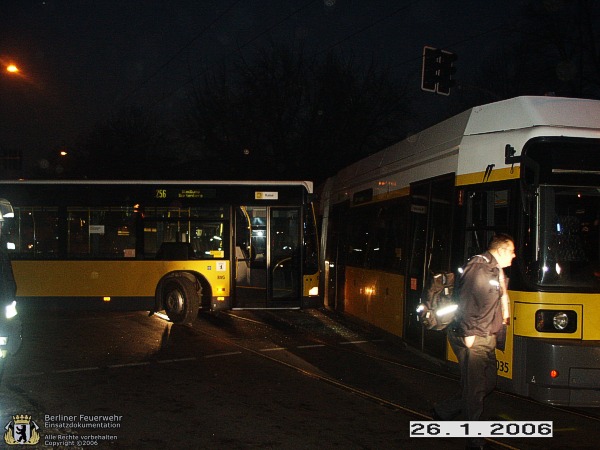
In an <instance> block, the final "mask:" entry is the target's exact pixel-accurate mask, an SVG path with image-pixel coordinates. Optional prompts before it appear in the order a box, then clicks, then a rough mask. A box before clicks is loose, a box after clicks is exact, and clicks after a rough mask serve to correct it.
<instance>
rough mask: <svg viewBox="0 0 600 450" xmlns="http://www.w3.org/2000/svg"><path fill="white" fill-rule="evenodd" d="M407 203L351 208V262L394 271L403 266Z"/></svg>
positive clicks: (354, 264)
mask: <svg viewBox="0 0 600 450" xmlns="http://www.w3.org/2000/svg"><path fill="white" fill-rule="evenodd" d="M403 206H406V205H405V203H403V202H394V203H386V204H379V205H369V206H364V207H360V208H357V209H356V210H353V211H351V214H350V216H349V220H348V227H349V233H348V236H349V246H348V254H347V256H348V264H349V265H352V266H355V267H364V268H367V269H379V270H386V271H392V272H400V271H401V270H403V264H404V257H405V255H403V252H402V249H403V243H404V240H405V237H406V222H407V221H406V220H403V219H404V218H403V216H402V214H403V212H405V211H406V210H407V208H406V207H403Z"/></svg>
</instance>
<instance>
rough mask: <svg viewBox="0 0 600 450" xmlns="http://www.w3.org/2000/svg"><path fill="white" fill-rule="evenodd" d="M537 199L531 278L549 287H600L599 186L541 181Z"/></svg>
mask: <svg viewBox="0 0 600 450" xmlns="http://www.w3.org/2000/svg"><path fill="white" fill-rule="evenodd" d="M536 203H537V207H536V209H537V216H538V218H539V220H538V221H537V231H538V232H537V233H534V234H537V245H536V246H535V247H536V248H537V252H536V253H537V254H536V257H535V258H534V259H535V261H532V263H534V264H532V265H531V266H530V267H535V269H536V270H530V271H529V274H530V278H536V279H535V280H532V281H535V282H536V283H537V284H540V285H542V286H546V287H549V288H561V287H569V288H570V289H575V290H582V291H594V292H598V291H600V257H599V255H600V240H599V239H598V238H599V233H600V231H599V229H598V222H599V220H600V189H599V188H597V187H576V186H551V185H542V186H540V187H539V191H538V196H537V202H536ZM531 231H533V230H531Z"/></svg>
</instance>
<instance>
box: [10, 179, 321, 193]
mask: <svg viewBox="0 0 600 450" xmlns="http://www.w3.org/2000/svg"><path fill="white" fill-rule="evenodd" d="M0 184H84V185H85V184H87V185H94V184H97V185H100V184H102V185H107V184H109V185H110V184H114V185H128V184H131V185H139V184H143V185H165V186H168V185H196V186H209V185H212V186H218V185H226V186H230V185H235V186H304V188H305V189H306V191H307V192H308V193H309V194H312V193H313V182H312V181H294V180H284V181H272V180H270V181H260V180H247V181H246V180H0Z"/></svg>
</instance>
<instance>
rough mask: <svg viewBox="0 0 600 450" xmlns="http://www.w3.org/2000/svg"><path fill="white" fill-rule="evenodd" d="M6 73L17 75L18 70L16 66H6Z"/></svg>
mask: <svg viewBox="0 0 600 450" xmlns="http://www.w3.org/2000/svg"><path fill="white" fill-rule="evenodd" d="M6 71H7V72H9V73H18V72H19V68H18V67H17V66H15V65H14V64H9V65H8V66H6Z"/></svg>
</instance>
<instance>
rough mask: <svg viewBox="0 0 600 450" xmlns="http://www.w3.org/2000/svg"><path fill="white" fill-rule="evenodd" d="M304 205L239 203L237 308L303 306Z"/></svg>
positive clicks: (236, 248)
mask: <svg viewBox="0 0 600 450" xmlns="http://www.w3.org/2000/svg"><path fill="white" fill-rule="evenodd" d="M301 224H302V217H301V210H300V208H296V207H275V206H239V207H237V208H236V214H235V233H234V239H235V242H234V248H235V255H234V257H235V263H234V270H235V290H234V299H233V307H234V308H299V307H300V306H301V303H302V264H301V257H300V256H301V251H302V245H301V243H302V238H301V232H302V227H301Z"/></svg>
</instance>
